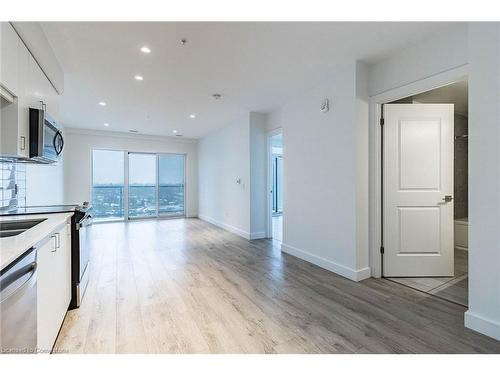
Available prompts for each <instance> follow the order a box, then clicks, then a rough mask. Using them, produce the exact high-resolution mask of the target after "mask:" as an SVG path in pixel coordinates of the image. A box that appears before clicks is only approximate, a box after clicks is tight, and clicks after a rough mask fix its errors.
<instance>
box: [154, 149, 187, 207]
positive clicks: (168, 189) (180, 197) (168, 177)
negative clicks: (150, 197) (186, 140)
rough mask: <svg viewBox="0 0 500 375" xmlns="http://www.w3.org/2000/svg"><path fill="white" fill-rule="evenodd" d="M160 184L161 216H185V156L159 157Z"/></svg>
mask: <svg viewBox="0 0 500 375" xmlns="http://www.w3.org/2000/svg"><path fill="white" fill-rule="evenodd" d="M158 182H159V188H160V190H159V195H158V197H159V199H158V213H159V215H161V216H179V215H184V155H176V154H159V155H158Z"/></svg>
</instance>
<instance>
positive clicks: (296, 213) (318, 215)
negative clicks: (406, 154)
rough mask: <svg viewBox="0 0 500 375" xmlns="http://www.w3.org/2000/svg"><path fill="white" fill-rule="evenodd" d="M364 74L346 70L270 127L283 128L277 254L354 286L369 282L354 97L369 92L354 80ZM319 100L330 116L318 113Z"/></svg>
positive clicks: (362, 111) (363, 157)
mask: <svg viewBox="0 0 500 375" xmlns="http://www.w3.org/2000/svg"><path fill="white" fill-rule="evenodd" d="M365 73H366V72H365V68H364V67H361V66H360V65H359V64H357V63H355V62H351V63H348V64H345V65H344V66H341V67H339V68H337V69H336V70H335V71H332V73H331V75H330V76H329V77H328V78H327V79H325V81H324V83H323V84H322V85H321V86H318V87H316V88H315V89H313V90H310V91H308V92H305V93H302V94H301V95H300V96H297V97H296V98H294V99H292V100H291V101H289V102H288V103H286V104H285V105H284V106H283V107H282V108H281V109H279V110H277V111H276V112H275V113H271V115H270V118H271V120H269V121H268V124H272V123H274V124H277V123H280V124H281V125H282V128H283V148H284V155H285V156H284V158H283V163H284V167H283V169H284V189H286V193H285V194H284V197H283V199H284V201H283V208H284V216H283V222H284V223H285V225H284V228H283V245H282V250H283V251H285V252H287V253H290V254H293V255H295V256H297V257H299V258H302V259H305V260H307V261H310V262H312V263H315V264H317V265H319V266H321V267H324V268H327V269H329V270H331V271H333V272H336V273H338V274H341V275H343V276H345V277H348V278H350V279H353V280H361V279H363V278H366V277H369V276H370V271H369V268H368V247H367V243H368V228H367V211H368V194H367V191H366V188H365V187H366V186H367V184H368V167H367V163H368V157H367V155H368V146H367V134H365V133H366V132H367V131H368V128H367V122H366V119H367V108H366V107H367V103H366V97H365V95H366V94H365V92H360V93H359V95H358V93H357V91H358V88H359V90H360V91H361V89H363V91H366V86H365V85H363V84H361V83H359V84H358V83H357V80H356V77H357V75H358V74H359V75H360V77H361V79H365V83H366V77H365V75H366V74H365ZM324 98H329V99H330V103H331V109H330V111H329V112H328V113H321V112H320V110H319V108H320V104H321V102H322V100H323V99H324ZM358 186H359V188H358ZM363 216H366V217H363Z"/></svg>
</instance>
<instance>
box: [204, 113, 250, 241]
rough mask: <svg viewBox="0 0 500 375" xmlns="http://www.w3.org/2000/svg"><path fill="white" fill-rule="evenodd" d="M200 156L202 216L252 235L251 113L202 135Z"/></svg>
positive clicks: (227, 227)
mask: <svg viewBox="0 0 500 375" xmlns="http://www.w3.org/2000/svg"><path fill="white" fill-rule="evenodd" d="M198 158H199V159H198V160H199V162H198V168H199V185H200V186H199V217H200V218H201V219H203V220H206V221H209V222H211V223H213V224H216V225H218V226H221V227H223V228H225V229H227V230H229V231H232V232H234V233H237V234H239V235H240V236H242V237H245V238H250V233H251V228H250V127H249V115H246V116H244V117H242V118H240V119H238V120H236V121H234V122H232V123H231V124H229V125H228V126H226V127H224V128H223V129H220V130H218V131H216V132H214V133H211V134H210V135H208V136H207V137H204V138H202V139H201V140H200V141H199V143H198ZM237 179H240V180H241V183H240V184H238V183H237V182H236V180H237Z"/></svg>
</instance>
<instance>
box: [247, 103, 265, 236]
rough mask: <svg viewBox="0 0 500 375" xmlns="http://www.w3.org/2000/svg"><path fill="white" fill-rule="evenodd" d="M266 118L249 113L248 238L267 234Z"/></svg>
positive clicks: (262, 115) (258, 114)
mask: <svg viewBox="0 0 500 375" xmlns="http://www.w3.org/2000/svg"><path fill="white" fill-rule="evenodd" d="M266 120H267V116H266V115H264V114H261V113H255V112H251V113H250V238H252V239H255V238H265V237H266V235H267V233H266V229H267V225H266V223H267V214H266V210H267V121H266Z"/></svg>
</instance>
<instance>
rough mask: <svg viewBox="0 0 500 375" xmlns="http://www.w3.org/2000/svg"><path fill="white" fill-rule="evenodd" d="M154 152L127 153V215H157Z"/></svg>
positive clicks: (135, 217)
mask: <svg viewBox="0 0 500 375" xmlns="http://www.w3.org/2000/svg"><path fill="white" fill-rule="evenodd" d="M156 172H157V168H156V154H140V153H132V152H129V154H128V217H129V218H130V219H137V218H144V217H152V216H158V210H157V207H156V206H157V204H156V202H157V199H156V198H157V196H158V194H157V191H158V185H157V183H156V182H157V181H156V180H157V177H156V176H157V173H156Z"/></svg>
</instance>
